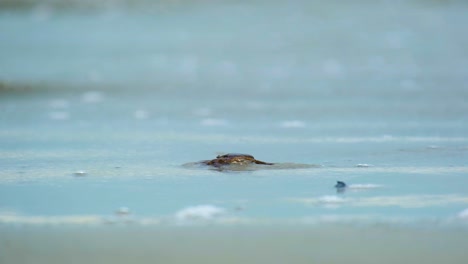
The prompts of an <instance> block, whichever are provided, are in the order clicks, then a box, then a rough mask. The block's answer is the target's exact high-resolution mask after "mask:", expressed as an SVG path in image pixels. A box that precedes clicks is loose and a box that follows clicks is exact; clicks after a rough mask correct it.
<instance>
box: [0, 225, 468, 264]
mask: <svg viewBox="0 0 468 264" xmlns="http://www.w3.org/2000/svg"><path fill="white" fill-rule="evenodd" d="M0 248H2V250H1V251H0V262H1V263H4V264H10V263H18V264H19V263H37V264H40V263H47V264H53V263H114V264H118V263H465V261H466V250H467V249H468V232H467V230H466V229H462V230H460V229H457V228H452V229H450V230H445V231H442V230H441V229H438V230H431V228H428V227H424V228H416V229H415V228H411V229H410V228H406V227H395V226H392V227H390V226H387V225H378V224H376V225H372V226H366V227H364V226H360V227H356V226H348V225H334V224H330V225H328V224H327V225H320V226H274V227H273V226H269V227H268V226H262V227H258V226H256V227H253V226H244V227H242V226H236V227H222V226H210V225H207V226H171V227H161V226H158V227H141V226H110V227H76V226H15V227H13V228H12V227H11V226H0Z"/></svg>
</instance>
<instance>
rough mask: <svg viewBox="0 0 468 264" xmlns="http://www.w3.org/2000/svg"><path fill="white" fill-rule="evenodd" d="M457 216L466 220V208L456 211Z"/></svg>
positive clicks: (467, 209)
mask: <svg viewBox="0 0 468 264" xmlns="http://www.w3.org/2000/svg"><path fill="white" fill-rule="evenodd" d="M458 217H459V218H461V219H464V220H468V208H466V209H465V210H463V211H461V212H460V213H458Z"/></svg>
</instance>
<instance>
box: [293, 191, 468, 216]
mask: <svg viewBox="0 0 468 264" xmlns="http://www.w3.org/2000/svg"><path fill="white" fill-rule="evenodd" d="M288 200H289V201H291V202H296V203H302V204H305V205H313V206H318V205H324V204H325V205H327V204H335V205H337V204H344V203H346V205H347V206H353V207H388V206H395V207H401V208H424V207H432V206H443V205H449V204H468V196H461V195H455V194H447V195H402V196H373V197H360V198H346V199H344V198H341V197H338V196H322V197H319V198H293V199H288ZM467 213H468V212H467Z"/></svg>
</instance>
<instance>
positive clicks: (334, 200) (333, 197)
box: [318, 195, 345, 204]
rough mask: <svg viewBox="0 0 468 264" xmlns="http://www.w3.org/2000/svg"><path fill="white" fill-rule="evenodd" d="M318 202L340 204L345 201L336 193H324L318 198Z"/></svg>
mask: <svg viewBox="0 0 468 264" xmlns="http://www.w3.org/2000/svg"><path fill="white" fill-rule="evenodd" d="M318 202H320V203H324V204H341V203H344V202H345V199H343V198H341V197H338V196H336V195H325V196H322V197H320V198H319V199H318Z"/></svg>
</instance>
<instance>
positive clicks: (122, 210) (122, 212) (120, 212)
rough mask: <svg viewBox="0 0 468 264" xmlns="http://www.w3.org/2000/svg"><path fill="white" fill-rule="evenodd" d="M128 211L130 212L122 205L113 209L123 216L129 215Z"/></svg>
mask: <svg viewBox="0 0 468 264" xmlns="http://www.w3.org/2000/svg"><path fill="white" fill-rule="evenodd" d="M130 213H131V212H130V209H129V208H128V207H125V206H122V207H120V208H118V209H117V210H115V214H116V215H118V216H125V215H129V214H130Z"/></svg>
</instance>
